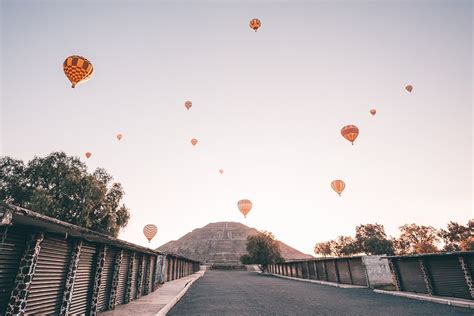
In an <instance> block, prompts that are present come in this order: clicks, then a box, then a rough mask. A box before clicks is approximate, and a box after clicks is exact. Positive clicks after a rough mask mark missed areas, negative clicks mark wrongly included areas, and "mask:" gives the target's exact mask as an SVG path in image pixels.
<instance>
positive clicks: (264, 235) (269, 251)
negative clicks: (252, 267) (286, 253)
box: [240, 231, 283, 272]
mask: <svg viewBox="0 0 474 316" xmlns="http://www.w3.org/2000/svg"><path fill="white" fill-rule="evenodd" d="M240 261H241V262H242V263H243V264H260V265H261V266H262V270H263V272H266V271H267V267H268V265H269V264H272V263H277V262H282V261H283V258H282V257H281V254H280V245H279V244H278V241H276V240H275V236H273V234H272V233H270V232H266V231H261V232H258V233H257V234H255V235H251V236H248V237H247V254H246V255H243V256H242V257H240Z"/></svg>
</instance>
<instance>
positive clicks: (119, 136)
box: [117, 133, 123, 141]
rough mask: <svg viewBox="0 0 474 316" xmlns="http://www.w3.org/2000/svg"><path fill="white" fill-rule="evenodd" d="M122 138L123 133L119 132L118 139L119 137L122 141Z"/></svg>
mask: <svg viewBox="0 0 474 316" xmlns="http://www.w3.org/2000/svg"><path fill="white" fill-rule="evenodd" d="M122 138H123V134H121V133H118V134H117V139H118V140H119V141H121V140H122Z"/></svg>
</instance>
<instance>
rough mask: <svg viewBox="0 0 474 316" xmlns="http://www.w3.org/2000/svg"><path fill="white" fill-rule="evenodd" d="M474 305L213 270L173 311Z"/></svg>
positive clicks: (376, 311) (361, 311)
mask: <svg viewBox="0 0 474 316" xmlns="http://www.w3.org/2000/svg"><path fill="white" fill-rule="evenodd" d="M473 314H474V313H473V310H472V309H467V308H461V307H453V306H448V305H442V304H436V303H431V302H423V301H417V300H413V299H408V298H403V297H396V296H392V295H386V294H378V293H374V292H373V291H372V290H370V289H342V288H336V287H332V286H327V285H319V284H314V283H306V282H300V281H294V280H285V279H281V278H278V277H273V276H264V275H260V274H258V273H255V272H243V271H218V270H210V271H207V272H206V274H204V277H202V278H201V279H199V280H198V281H196V282H195V283H194V284H193V285H192V286H191V288H190V289H189V291H188V292H187V293H186V295H185V296H184V297H183V298H182V299H181V300H180V301H179V302H178V304H176V306H175V307H174V308H173V309H172V310H171V311H170V312H169V313H168V315H239V316H240V315H370V316H375V315H423V316H426V315H473Z"/></svg>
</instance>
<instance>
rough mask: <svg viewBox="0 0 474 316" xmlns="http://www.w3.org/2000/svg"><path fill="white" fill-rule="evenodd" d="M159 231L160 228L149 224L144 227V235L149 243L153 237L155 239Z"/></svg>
mask: <svg viewBox="0 0 474 316" xmlns="http://www.w3.org/2000/svg"><path fill="white" fill-rule="evenodd" d="M157 231H158V228H157V227H156V226H155V225H153V224H148V225H145V227H143V234H144V235H145V237H146V239H148V242H150V241H151V240H152V239H153V237H155V235H156V232H157Z"/></svg>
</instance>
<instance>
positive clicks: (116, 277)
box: [108, 249, 123, 310]
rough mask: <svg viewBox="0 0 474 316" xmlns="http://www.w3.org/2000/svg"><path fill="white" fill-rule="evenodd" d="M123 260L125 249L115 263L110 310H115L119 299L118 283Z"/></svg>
mask: <svg viewBox="0 0 474 316" xmlns="http://www.w3.org/2000/svg"><path fill="white" fill-rule="evenodd" d="M122 258H123V249H121V250H120V251H119V252H118V253H117V255H116V256H115V263H114V272H113V276H112V287H111V288H110V296H109V304H108V305H109V310H113V309H115V301H116V298H117V289H118V282H119V276H120V265H121V264H122Z"/></svg>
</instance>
